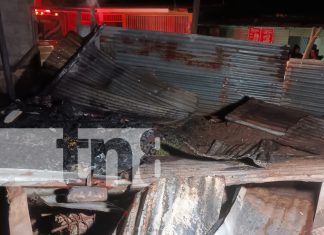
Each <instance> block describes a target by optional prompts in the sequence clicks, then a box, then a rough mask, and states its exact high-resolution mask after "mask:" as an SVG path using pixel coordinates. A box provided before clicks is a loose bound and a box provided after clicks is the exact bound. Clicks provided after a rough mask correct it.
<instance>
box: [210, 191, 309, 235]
mask: <svg viewBox="0 0 324 235" xmlns="http://www.w3.org/2000/svg"><path fill="white" fill-rule="evenodd" d="M313 197H314V193H312V192H311V191H306V190H305V191H303V190H298V189H294V188H292V187H287V186H285V187H282V188H275V187H273V188H271V187H269V188H267V187H252V188H245V187H242V188H241V190H240V192H239V194H238V196H237V198H236V201H235V203H234V204H233V206H232V208H231V211H230V212H229V214H228V215H227V217H226V219H225V221H224V223H223V224H222V226H221V227H220V228H219V229H218V230H217V232H216V233H215V235H246V234H250V235H257V234H269V235H276V234H287V235H288V234H291V235H292V234H300V235H301V234H310V231H311V228H312V221H313V216H314V200H313Z"/></svg>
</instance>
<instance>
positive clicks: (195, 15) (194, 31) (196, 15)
mask: <svg viewBox="0 0 324 235" xmlns="http://www.w3.org/2000/svg"><path fill="white" fill-rule="evenodd" d="M199 11H200V0H194V4H193V18H192V27H191V33H192V34H197V31H198V21H199Z"/></svg>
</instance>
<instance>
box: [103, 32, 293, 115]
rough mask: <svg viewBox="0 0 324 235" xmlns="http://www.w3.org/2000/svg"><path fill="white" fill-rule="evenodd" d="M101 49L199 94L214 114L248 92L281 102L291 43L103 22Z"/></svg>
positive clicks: (201, 106) (203, 106) (120, 61)
mask: <svg viewBox="0 0 324 235" xmlns="http://www.w3.org/2000/svg"><path fill="white" fill-rule="evenodd" d="M100 41H101V47H102V49H103V50H104V51H105V52H107V53H109V54H110V55H111V56H112V57H113V58H114V59H115V61H116V62H117V63H118V64H122V65H125V66H129V67H130V68H140V69H142V70H146V71H152V72H153V73H154V75H155V76H156V77H157V78H158V79H160V80H162V81H166V82H169V83H170V84H173V85H175V86H177V87H180V88H183V89H186V90H188V91H191V92H194V93H196V94H197V95H198V96H199V111H200V113H204V114H206V113H212V112H214V111H217V110H219V109H220V108H222V107H224V106H225V105H228V104H230V103H233V102H236V101H238V100H239V99H241V98H242V97H244V96H251V97H256V98H258V99H261V100H264V101H268V102H272V103H279V101H280V98H281V92H282V91H281V89H282V80H283V77H284V72H285V65H286V60H287V58H288V57H287V56H288V52H287V48H286V47H283V46H278V45H269V44H260V43H255V42H248V41H240V40H234V39H228V38H217V37H210V36H202V35H189V34H188V35H183V34H173V33H160V32H148V31H140V30H129V29H123V28H114V27H104V28H103V30H102V33H101V35H100Z"/></svg>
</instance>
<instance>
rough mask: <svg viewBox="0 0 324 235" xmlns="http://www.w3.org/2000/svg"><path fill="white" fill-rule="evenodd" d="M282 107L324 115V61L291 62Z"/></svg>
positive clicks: (298, 60) (286, 75) (287, 72)
mask: <svg viewBox="0 0 324 235" xmlns="http://www.w3.org/2000/svg"><path fill="white" fill-rule="evenodd" d="M281 105H285V106H289V107H294V108H296V109H300V110H305V111H308V112H309V113H312V114H314V115H324V61H319V60H301V59H290V60H289V62H288V65H287V70H286V73H285V81H284V93H283V97H282V101H281Z"/></svg>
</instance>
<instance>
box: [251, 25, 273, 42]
mask: <svg viewBox="0 0 324 235" xmlns="http://www.w3.org/2000/svg"><path fill="white" fill-rule="evenodd" d="M273 38H274V29H272V28H258V27H250V28H249V31H248V40H249V41H258V42H267V43H273Z"/></svg>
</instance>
